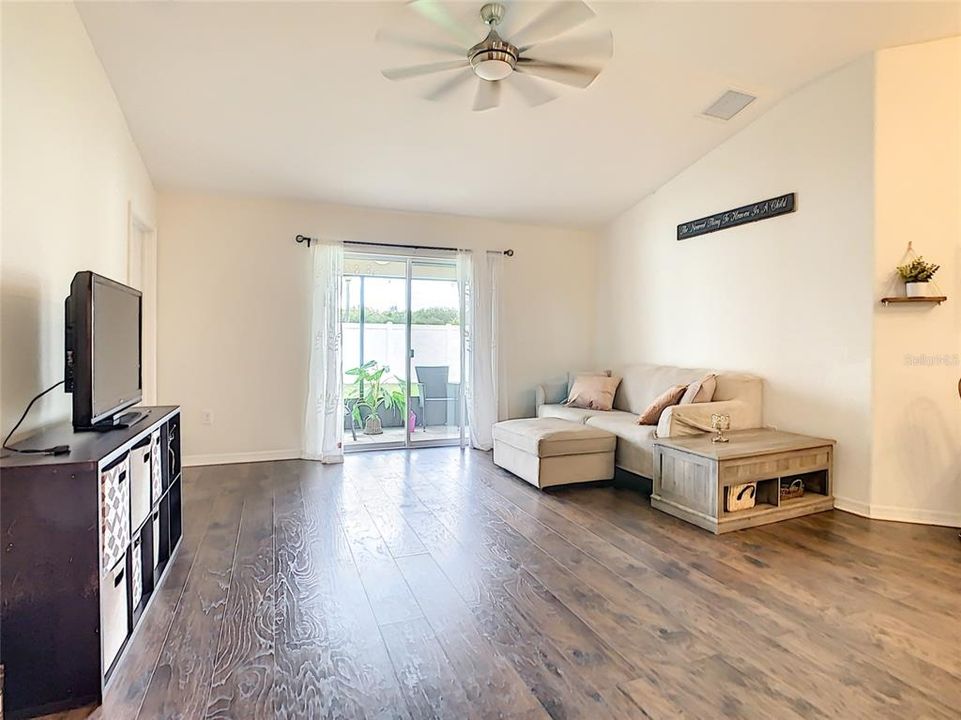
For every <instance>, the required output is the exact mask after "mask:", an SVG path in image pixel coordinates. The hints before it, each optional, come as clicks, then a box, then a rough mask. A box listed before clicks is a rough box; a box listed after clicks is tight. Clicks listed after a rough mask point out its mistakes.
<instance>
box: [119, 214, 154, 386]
mask: <svg viewBox="0 0 961 720" xmlns="http://www.w3.org/2000/svg"><path fill="white" fill-rule="evenodd" d="M135 249H136V251H137V252H139V255H140V277H139V278H133V277H131V272H132V270H133V268H132V267H131V265H132V264H133V256H134V252H135ZM126 278H127V284H128V285H133V286H135V287H137V286H139V287H138V289H139V290H140V292H141V293H142V295H143V308H142V313H143V320H142V326H141V341H140V342H141V368H140V377H141V386H142V391H143V401H142V402H143V404H144V405H156V404H157V295H158V293H157V231H156V228H154V226H153V225H151V224H150V223H149V222H148V221H147V220H146V219H145V218H144V217H143V216H142V215H140V214H139V213H138V212H137V211H136V210H135V209H134V206H133V203H132V202H128V203H127V268H126Z"/></svg>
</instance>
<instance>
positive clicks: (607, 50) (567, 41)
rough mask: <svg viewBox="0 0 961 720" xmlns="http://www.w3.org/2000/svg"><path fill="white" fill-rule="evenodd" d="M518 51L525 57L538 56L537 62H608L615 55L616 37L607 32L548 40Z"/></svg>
mask: <svg viewBox="0 0 961 720" xmlns="http://www.w3.org/2000/svg"><path fill="white" fill-rule="evenodd" d="M518 49H519V51H520V52H521V54H523V55H528V54H529V55H532V56H536V57H533V58H532V59H536V60H555V59H558V58H560V57H561V56H567V57H577V58H583V57H591V58H603V59H605V60H606V59H608V58H610V57H611V56H612V55H613V54H614V35H613V33H611V31H610V30H605V31H604V32H602V33H599V34H596V35H584V36H582V37H572V38H559V39H556V40H546V41H544V42H539V43H534V44H532V45H528V46H526V47H522V48H518ZM532 51H533V52H532Z"/></svg>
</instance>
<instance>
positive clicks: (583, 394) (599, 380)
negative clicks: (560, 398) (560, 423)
mask: <svg viewBox="0 0 961 720" xmlns="http://www.w3.org/2000/svg"><path fill="white" fill-rule="evenodd" d="M620 384H621V379H620V378H619V377H608V376H607V375H578V376H577V377H576V378H575V379H574V385H573V386H571V392H570V393H569V394H568V396H567V401H566V402H565V403H564V404H565V405H567V406H568V407H576V408H587V409H589V410H610V409H611V408H612V407H613V406H614V393H615V392H617V386H618V385H620Z"/></svg>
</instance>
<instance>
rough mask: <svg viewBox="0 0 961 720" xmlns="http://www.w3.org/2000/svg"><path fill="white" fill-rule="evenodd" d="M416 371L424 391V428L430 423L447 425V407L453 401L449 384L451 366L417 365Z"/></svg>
mask: <svg viewBox="0 0 961 720" xmlns="http://www.w3.org/2000/svg"><path fill="white" fill-rule="evenodd" d="M414 371H415V372H416V373H417V382H418V384H419V385H420V387H421V392H422V393H423V394H422V396H421V403H422V404H423V408H424V420H423V426H424V428H425V429H426V428H427V427H428V426H430V425H447V408H448V406H449V404H450V401H451V398H450V396H449V394H448V385H447V379H448V376H449V375H450V366H449V365H417V366H415V367H414Z"/></svg>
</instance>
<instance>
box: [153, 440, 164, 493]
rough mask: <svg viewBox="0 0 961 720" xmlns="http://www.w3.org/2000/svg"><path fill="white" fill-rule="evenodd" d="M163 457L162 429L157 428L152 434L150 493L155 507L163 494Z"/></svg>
mask: <svg viewBox="0 0 961 720" xmlns="http://www.w3.org/2000/svg"><path fill="white" fill-rule="evenodd" d="M162 462H163V458H162V457H161V455H160V430H155V431H154V432H153V434H152V435H151V436H150V477H151V481H152V482H151V493H150V506H151V507H153V506H154V505H156V504H157V501H158V500H159V499H160V496H161V495H163V491H164V489H163V481H162V479H161V478H162V477H163V468H162V467H161V463H162Z"/></svg>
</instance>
